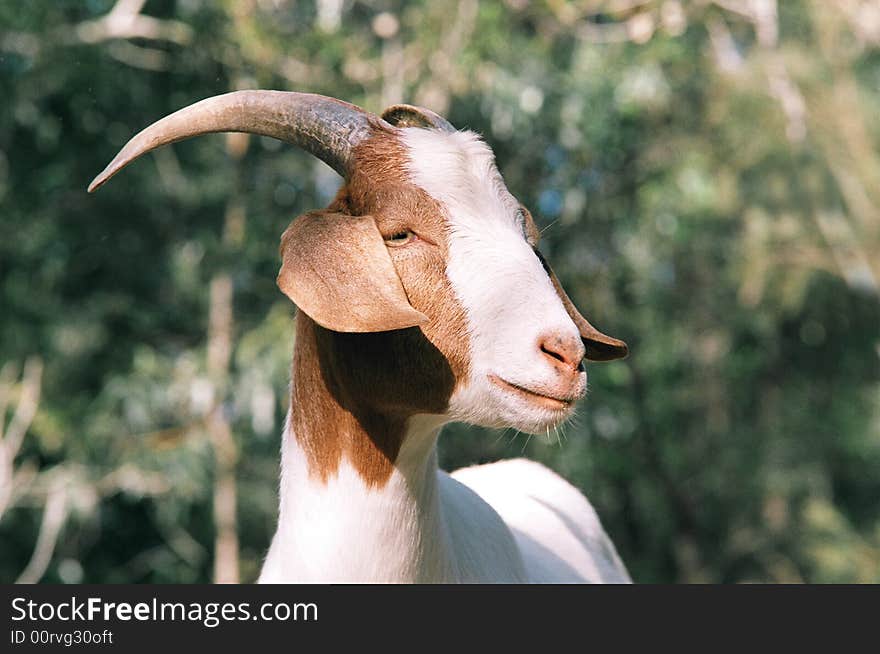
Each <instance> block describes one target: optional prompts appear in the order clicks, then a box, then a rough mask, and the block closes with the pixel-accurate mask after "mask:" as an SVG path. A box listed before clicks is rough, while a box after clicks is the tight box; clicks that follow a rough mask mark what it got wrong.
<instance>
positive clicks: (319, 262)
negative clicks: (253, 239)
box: [278, 211, 428, 332]
mask: <svg viewBox="0 0 880 654" xmlns="http://www.w3.org/2000/svg"><path fill="white" fill-rule="evenodd" d="M281 258H282V264H281V272H279V273H278V287H279V288H280V289H281V290H282V291H283V292H284V294H285V295H287V297H289V298H290V299H291V300H293V302H294V303H295V304H296V305H297V306H298V307H299V308H300V310H301V311H303V312H304V313H305V314H306V315H307V316H309V318H311V319H312V320H314V321H315V322H316V323H318V324H319V325H321V326H322V327H326V328H327V329H330V330H333V331H337V332H384V331H390V330H392V329H404V328H406V327H414V326H416V325H420V324H423V323H425V322H427V320H428V318H427V316H425V315H424V314H423V313H421V312H419V311H416V310H415V309H414V308H413V307H412V306H411V305H410V303H409V300H408V299H407V297H406V292H405V291H404V289H403V284H402V283H401V282H400V278H399V277H398V276H397V272H396V271H395V269H394V264H393V263H392V262H391V257H390V256H388V250H387V248H386V246H385V242H384V241H383V240H382V235H381V234H380V233H379V230H378V229H377V227H376V223H375V221H374V220H373V218H372V216H345V215H342V214H336V213H329V212H321V211H317V212H312V213H307V214H305V215H303V216H300V217H299V218H297V219H296V220H294V221H293V223H291V225H290V227H288V228H287V230H285V232H284V235H283V236H282V237H281Z"/></svg>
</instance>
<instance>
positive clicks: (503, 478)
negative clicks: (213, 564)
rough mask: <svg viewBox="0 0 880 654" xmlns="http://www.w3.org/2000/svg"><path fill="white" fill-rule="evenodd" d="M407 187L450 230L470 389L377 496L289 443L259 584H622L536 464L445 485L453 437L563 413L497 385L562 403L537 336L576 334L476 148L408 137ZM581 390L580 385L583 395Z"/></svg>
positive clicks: (429, 427) (574, 504)
mask: <svg viewBox="0 0 880 654" xmlns="http://www.w3.org/2000/svg"><path fill="white" fill-rule="evenodd" d="M405 134H406V136H405V141H406V144H407V146H408V147H409V153H410V164H409V167H410V173H411V176H412V179H413V181H414V183H416V184H417V185H419V186H420V187H421V188H423V189H424V190H425V191H426V192H427V193H428V194H430V195H431V196H432V197H434V198H435V199H436V200H437V201H438V202H439V203H440V204H441V206H442V207H443V208H444V210H445V212H446V216H445V217H446V219H447V220H448V221H449V224H450V243H449V259H448V264H447V275H448V277H449V279H450V281H451V283H452V286H453V288H454V289H455V292H456V294H457V297H458V299H459V301H460V302H461V303H462V305H463V306H464V308H465V310H466V313H467V316H468V330H469V337H470V345H471V352H472V358H471V362H470V363H471V375H470V378H469V379H468V380H466V382H465V383H463V384H460V387H459V388H458V389H457V390H456V392H455V393H454V394H453V397H452V398H451V401H450V408H449V412H448V414H447V415H444V416H416V417H414V418H412V419H411V420H410V423H409V425H408V433H407V435H406V438H405V440H404V442H403V448H402V451H401V453H400V455H399V457H398V460H397V462H396V466H395V470H394V471H393V473H392V475H391V478H390V479H389V480H388V482H387V483H386V484H385V485H383V486H381V487H380V488H376V487H372V488H371V487H368V486H367V485H365V484H364V482H363V480H362V479H361V478H360V476H359V475H358V474H357V472H356V471H355V470H354V469H353V468H352V467H351V465H350V464H349V463H348V462H347V461H345V460H343V461H342V462H341V464H340V467H339V470H338V472H337V473H336V474H335V475H332V476H331V477H330V479H329V480H328V481H327V483H324V482H322V481H320V480H317V479H314V478H311V477H310V476H309V474H308V470H307V463H306V458H305V456H304V454H303V452H302V451H301V450H300V448H299V446H298V444H297V441H296V438H295V436H294V434H292V433H290V430H289V427H285V432H284V442H283V446H282V477H281V490H280V492H281V506H280V512H279V523H278V531H277V533H276V535H275V538H274V540H273V542H272V546H271V548H270V551H269V554H268V556H267V559H266V563H265V566H264V568H263V571H262V574H261V575H260V581H261V582H289V581H298V582H526V581H528V582H615V583H620V582H628V581H629V575H628V574H627V572H626V568H625V567H624V566H623V564H622V563H621V561H620V559H619V557H618V556H617V553H616V551H615V549H614V546H613V545H612V544H611V541H610V540H609V539H608V537H607V535H606V534H605V532H604V530H603V529H602V525H601V524H600V522H599V519H598V517H597V516H596V513H595V511H594V510H593V508H592V507H591V506H590V504H589V502H587V500H586V498H585V497H584V496H583V495H582V494H581V493H580V492H579V491H577V490H576V489H575V488H574V487H572V486H571V485H570V484H568V483H567V482H566V481H564V480H563V479H562V478H561V477H559V476H558V475H556V474H555V473H553V472H551V471H550V470H548V469H547V468H545V467H543V466H541V465H539V464H537V463H533V462H530V461H525V460H515V461H504V462H500V463H495V464H491V465H486V466H478V467H473V468H467V469H463V470H459V471H457V472H455V473H454V474H453V475H448V474H446V473H444V472H442V471H441V470H439V469H438V468H437V451H436V440H437V435H438V433H439V431H440V429H441V427H442V425H443V424H444V423H445V422H448V421H450V420H463V421H466V422H470V423H476V424H483V425H490V426H505V427H506V426H514V427H516V428H518V429H521V430H524V431H540V432H543V431H544V429H545V428H547V427H548V426H550V425H555V424H557V423H558V422H560V421H561V420H563V419H564V418H566V417H568V415H569V414H570V411H567V410H551V409H545V408H540V407H539V406H536V405H535V404H534V403H531V402H526V401H524V400H523V399H522V398H521V397H519V396H518V395H516V394H515V393H513V394H512V393H510V392H507V391H504V390H503V389H501V388H499V387H497V386H496V385H494V384H492V383H491V382H489V381H488V375H489V374H493V375H497V376H499V377H501V378H502V379H505V380H507V381H508V382H511V383H514V384H516V385H518V386H522V387H526V388H530V389H535V390H537V391H539V392H540V391H542V390H543V389H551V388H553V384H554V383H556V382H555V380H554V371H553V366H552V364H551V363H550V362H548V360H547V357H546V356H544V355H543V354H542V353H541V352H540V350H539V348H538V343H539V339H540V337H541V335H542V334H545V333H547V332H554V333H557V334H561V335H563V336H564V337H566V338H569V339H577V342H578V343H579V342H580V341H579V336H578V332H577V328H576V327H575V325H574V323H573V322H572V321H571V318H570V317H569V316H568V314H567V313H566V311H565V309H564V307H563V306H562V302H561V300H560V299H559V297H558V296H557V294H556V292H555V290H554V289H553V286H552V284H551V282H550V280H549V278H548V277H547V275H546V273H545V272H544V270H543V267H542V266H541V263H540V261H539V260H538V258H537V257H536V255H535V254H534V252H533V251H532V249H531V246H530V245H529V244H528V243H527V241H526V239H525V236H524V233H523V225H522V224H521V223H520V221H519V220H518V219H517V209H518V203H517V202H516V200H515V199H514V198H513V197H512V196H511V194H510V193H509V192H508V190H507V188H506V187H505V186H504V182H503V180H502V179H501V176H500V174H499V173H498V171H497V169H496V168H495V164H494V158H493V156H492V152H491V151H490V150H489V148H488V147H487V146H486V145H485V144H484V143H483V142H482V141H480V140H479V139H478V138H477V137H476V136H475V135H473V134H470V133H467V132H457V133H441V132H437V131H431V130H422V129H408V130H405ZM585 383H586V376H585V375H584V374H583V373H581V377H580V384H581V387H580V388H579V389H578V392H580V393H582V392H583V386H584V385H585Z"/></svg>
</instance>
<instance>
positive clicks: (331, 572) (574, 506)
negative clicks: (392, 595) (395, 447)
mask: <svg viewBox="0 0 880 654" xmlns="http://www.w3.org/2000/svg"><path fill="white" fill-rule="evenodd" d="M412 422H413V423H414V424H411V426H410V430H409V433H408V434H407V439H406V441H405V446H404V449H405V451H404V452H402V456H401V458H400V459H399V461H398V466H397V468H396V469H395V471H394V473H393V474H392V476H391V479H390V480H389V481H388V483H387V484H385V485H384V486H383V487H382V488H379V489H376V488H372V489H371V488H368V487H367V486H366V485H365V484H364V483H363V481H362V480H361V478H360V477H359V476H358V474H357V473H356V472H355V471H354V470H353V469H352V467H351V466H350V465H349V464H348V463H347V462H345V461H343V462H342V464H341V466H340V469H339V471H338V474H336V475H334V476H332V477H331V478H330V480H329V482H328V483H323V482H322V481H319V480H316V479H313V478H310V477H309V475H308V471H307V469H306V464H305V456H304V455H303V453H302V451H301V450H300V449H299V446H298V444H297V441H296V438H295V437H294V435H293V434H292V433H290V431H289V428H286V429H285V433H284V437H283V446H282V470H283V473H282V477H281V508H280V512H279V519H278V531H277V532H276V534H275V538H274V539H273V541H272V546H271V548H270V549H269V554H268V555H267V557H266V562H265V564H264V566H263V570H262V573H261V574H260V579H259V581H260V583H290V582H296V583H359V582H372V583H408V582H414V583H524V582H531V583H561V582H569V583H570V582H589V583H624V582H628V581H629V576H628V575H627V573H626V569H625V568H624V567H623V564H622V563H621V562H620V559H619V558H618V557H617V553H616V552H615V550H614V546H613V545H612V544H611V542H610V540H609V539H608V537H607V536H606V535H605V532H604V531H603V529H602V525H601V524H600V523H599V519H598V518H597V517H596V514H595V512H594V511H593V509H592V507H591V506H590V505H589V503H588V502H587V500H586V499H585V498H584V497H583V495H581V494H580V493H579V492H578V491H577V490H576V489H574V488H573V487H572V486H571V485H569V484H568V483H567V482H565V481H564V480H563V479H561V478H560V477H559V476H557V475H556V474H554V473H553V472H551V471H550V470H548V469H547V468H544V467H543V466H541V465H539V464H537V463H533V462H531V461H525V460H522V459H518V460H513V461H503V462H500V463H494V464H490V465H485V466H476V467H473V468H467V469H463V470H459V471H457V472H455V473H454V474H453V475H451V476H450V475H448V474H446V473H445V472H443V471H441V470H439V469H438V468H437V454H436V438H437V434H438V432H439V425H438V423H437V419H436V417H434V416H432V417H430V418H426V417H419V418H416V419H414V420H413V421H412Z"/></svg>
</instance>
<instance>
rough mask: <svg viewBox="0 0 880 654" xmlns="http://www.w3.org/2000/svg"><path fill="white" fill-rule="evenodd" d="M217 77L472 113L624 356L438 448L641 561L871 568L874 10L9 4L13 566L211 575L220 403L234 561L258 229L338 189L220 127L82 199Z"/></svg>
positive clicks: (258, 552) (245, 506)
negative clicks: (519, 424) (214, 424)
mask: <svg viewBox="0 0 880 654" xmlns="http://www.w3.org/2000/svg"><path fill="white" fill-rule="evenodd" d="M235 88H278V89H288V90H307V91H312V92H317V93H324V94H328V95H332V96H335V97H339V98H342V99H345V100H347V101H350V102H354V103H357V104H360V105H362V106H364V107H366V108H368V109H370V110H373V111H381V110H382V109H383V108H384V107H385V106H387V105H389V104H391V103H394V102H399V101H407V102H412V103H415V104H423V105H425V106H429V107H431V108H433V109H435V110H437V111H438V112H440V113H443V114H445V115H447V116H448V118H449V119H450V120H451V122H452V123H453V124H455V125H456V126H458V127H460V128H470V129H474V130H476V131H478V132H480V133H482V134H483V135H484V136H485V138H486V140H487V141H488V142H489V144H490V145H491V146H492V147H493V148H494V150H495V152H496V156H497V160H498V163H499V166H500V168H501V170H502V173H503V174H504V176H505V179H506V180H507V183H508V186H509V188H510V189H511V191H512V192H513V193H514V194H515V195H517V196H518V197H519V199H520V200H521V201H523V202H524V203H525V204H526V205H527V206H529V207H530V208H531V210H532V212H533V213H534V215H535V216H536V219H537V220H538V222H539V226H540V227H541V228H542V229H543V230H544V240H543V245H542V249H543V250H544V252H545V254H546V255H547V257H548V259H550V260H551V261H552V262H553V265H554V267H555V268H556V270H557V271H558V273H559V274H560V277H561V278H562V279H563V282H564V283H565V285H566V287H567V288H568V290H569V293H570V294H571V295H572V296H573V297H574V298H575V300H576V302H577V303H578V304H579V306H580V307H581V308H582V310H584V312H585V313H586V314H587V315H588V316H590V318H591V319H593V320H594V321H595V322H596V323H597V324H598V325H599V326H600V327H601V328H602V329H603V330H605V331H607V332H608V333H611V334H614V335H617V336H620V337H621V338H623V339H625V340H626V341H627V342H628V343H629V345H630V348H631V352H632V353H631V355H630V357H629V358H628V359H626V360H625V361H621V362H614V363H610V364H598V365H593V366H591V367H590V368H589V375H590V389H591V391H590V394H589V396H588V398H587V400H586V401H584V402H583V404H582V406H581V408H580V414H579V416H578V418H577V419H576V420H575V421H574V422H573V423H572V424H570V425H568V426H567V427H565V428H564V429H563V430H561V433H558V434H554V433H550V434H548V435H547V438H538V437H533V438H531V439H527V438H526V437H525V436H523V435H517V434H514V433H499V432H488V431H485V430H479V429H474V428H470V427H465V426H460V425H456V426H452V427H450V428H448V429H447V431H446V432H445V433H444V435H443V436H442V437H441V455H442V463H443V465H444V467H447V468H452V467H457V466H460V465H464V464H469V463H473V462H483V461H489V460H493V459H497V458H500V457H507V456H520V455H522V454H525V455H528V456H531V457H533V458H536V459H539V460H541V461H544V462H546V463H547V464H548V465H550V466H551V467H553V468H554V469H556V470H558V471H559V472H561V473H562V474H563V475H564V476H566V477H567V478H568V479H570V480H571V481H572V482H573V483H575V484H577V485H578V486H580V487H581V488H582V489H583V490H584V491H585V492H586V493H587V495H588V496H589V497H590V499H591V500H592V502H593V503H594V505H595V506H596V507H597V510H598V512H599V514H600V516H601V518H602V520H603V522H604V524H605V526H606V528H607V530H608V531H609V533H610V534H611V536H612V539H613V540H614V541H615V543H616V544H617V547H618V549H619V551H620V553H621V555H622V556H623V558H624V560H625V561H626V563H627V565H628V567H629V569H630V571H631V573H632V575H633V577H634V578H635V579H636V580H637V581H643V582H673V581H698V582H704V581H705V582H742V581H773V582H776V581H810V582H855V581H863V582H864V581H873V582H878V581H880V411H878V408H880V360H878V357H880V291H878V278H880V157H878V143H880V122H878V120H877V119H876V117H877V116H878V115H880V112H878V110H880V3H878V2H876V1H874V0H852V1H842V0H841V1H825V0H792V1H788V2H784V3H779V4H778V6H777V3H776V2H775V0H748V1H747V0H724V1H718V2H711V1H709V0H701V1H697V0H694V1H690V2H688V1H684V0H681V1H678V0H642V1H622V0H608V1H603V0H580V1H577V2H559V1H556V0H544V1H539V2H527V1H526V0H507V1H506V2H481V3H477V2H476V1H475V0H457V1H454V2H439V3H438V2H427V1H419V2H405V3H404V2H392V1H390V0H315V1H304V2H296V1H294V0H247V1H237V0H236V1H233V0H226V1H225V2H206V1H202V0H176V1H175V0H147V1H146V2H143V1H142V0H119V2H113V0H87V1H82V0H54V1H52V2H29V3H21V2H13V1H11V0H0V94H2V98H3V100H2V102H0V364H2V363H3V362H7V365H6V367H5V368H4V370H3V373H2V374H0V401H2V400H4V398H5V399H7V400H9V402H10V403H9V406H8V408H4V407H2V406H0V409H2V410H0V418H5V422H6V423H10V424H11V423H14V418H13V414H14V413H15V408H16V406H21V405H22V401H21V399H22V397H23V396H25V395H27V388H28V386H27V384H26V379H27V374H26V373H25V374H24V376H23V377H22V376H20V375H19V372H20V370H19V368H20V366H22V365H23V363H24V362H25V361H26V360H30V361H31V366H32V368H31V372H33V371H34V370H36V368H35V366H37V365H38V364H39V362H42V366H43V368H42V372H43V374H42V377H41V381H42V383H41V386H42V393H41V396H40V398H39V402H38V408H37V410H36V414H35V416H34V417H33V420H32V422H30V424H29V429H28V430H27V433H26V436H25V437H24V439H23V440H22V442H21V448H20V451H19V452H17V456H15V458H14V462H13V461H11V457H10V456H8V454H9V452H8V451H7V452H6V454H4V453H3V451H2V448H0V466H2V467H3V470H2V471H0V488H2V486H3V484H4V483H6V490H7V491H9V493H7V494H8V495H9V497H8V498H7V501H6V502H5V503H4V501H2V493H0V580H3V581H12V580H15V579H17V578H19V575H20V574H22V571H23V570H25V568H26V567H27V568H28V570H29V574H28V575H25V578H29V579H42V580H45V581H53V582H59V581H63V582H78V581H89V582H197V581H202V582H203V581H210V580H211V579H212V560H213V549H214V532H215V524H214V523H215V521H214V519H213V515H212V492H213V491H212V487H213V482H214V470H215V467H214V466H215V457H214V456H213V454H212V444H211V441H210V439H209V438H208V437H207V427H206V416H207V415H208V414H209V412H210V411H211V410H212V408H215V409H216V408H217V407H219V409H220V410H221V411H222V414H223V415H224V416H226V417H227V418H228V420H229V421H230V422H231V425H232V431H233V434H234V440H235V443H236V445H237V448H238V454H237V459H236V461H237V463H236V465H235V478H236V480H237V485H238V490H237V497H238V502H239V506H238V511H237V516H238V525H237V534H238V539H239V541H240V556H239V559H240V562H241V579H242V580H243V581H250V580H253V579H254V578H255V577H256V574H257V572H258V570H259V566H260V563H261V558H262V556H263V554H264V552H265V550H266V548H267V546H268V542H269V538H270V537H271V534H272V531H273V528H274V516H275V511H276V489H277V475H278V455H277V453H278V448H279V434H280V431H281V425H282V422H283V416H284V413H285V410H286V404H287V397H286V389H287V368H288V358H289V356H290V352H291V348H292V342H291V339H292V330H291V323H290V317H291V316H292V314H293V307H292V306H291V305H290V304H289V303H288V302H287V300H286V299H285V298H284V297H283V296H282V295H281V294H280V293H279V292H278V291H277V290H276V288H275V286H274V278H275V274H276V271H277V267H278V258H277V243H278V238H279V236H280V234H281V232H282V231H283V229H284V228H285V227H286V225H287V223H288V222H289V221H290V220H291V219H292V218H293V217H295V216H296V215H298V214H300V213H302V212H304V211H306V210H308V209H311V208H315V207H318V206H322V205H324V204H326V203H327V201H328V200H329V198H330V197H332V195H333V193H334V191H335V188H336V186H337V185H338V179H337V178H336V177H335V175H334V174H333V173H332V172H331V171H330V170H329V169H328V168H326V167H325V166H324V165H323V164H320V163H318V162H316V161H314V160H312V159H310V158H309V157H308V156H306V155H305V154H304V153H302V152H299V151H296V150H295V149H293V148H290V147H287V146H281V145H280V144H278V143H275V142H270V141H269V140H266V139H256V138H255V139H251V141H250V143H249V147H248V149H247V152H246V153H245V154H244V155H243V158H241V159H238V158H237V157H234V156H230V155H229V152H230V148H231V147H232V144H229V143H228V142H226V141H224V137H221V136H217V137H205V138H201V139H196V140H194V141H188V142H185V143H181V144H179V145H176V146H174V147H173V148H165V149H162V150H160V151H157V152H156V153H155V154H154V155H151V156H149V157H146V158H144V159H143V160H142V161H139V162H138V163H137V164H135V165H133V166H131V167H130V168H129V169H127V170H126V171H125V173H124V174H122V175H120V176H119V177H118V178H116V179H115V180H114V181H113V182H112V183H111V184H109V185H108V186H107V187H106V188H105V189H102V190H101V192H100V193H98V194H96V195H94V196H88V195H86V193H85V187H86V185H87V183H88V182H89V180H90V179H91V178H92V177H93V176H94V175H95V174H96V173H97V172H98V171H100V170H101V169H102V168H103V166H104V165H105V164H106V163H107V161H109V160H110V158H111V157H112V156H113V155H114V154H115V153H116V151H117V149H118V148H119V147H120V146H121V145H122V144H123V143H124V142H125V141H126V140H127V139H128V138H129V137H130V136H131V135H132V134H134V133H135V132H136V131H137V130H139V129H140V128H142V127H144V126H146V125H147V124H149V123H151V122H153V121H154V120H156V119H158V118H159V117H161V116H163V115H165V114H167V113H170V112H171V111H173V110H176V109H178V108H180V107H182V106H183V105H186V104H188V103H190V102H193V101H195V100H198V99H201V98H203V97H207V96H210V95H214V94H219V93H223V92H226V91H229V90H232V89H235ZM224 143H226V147H225V148H224ZM231 208H232V209H236V208H237V210H239V211H240V214H238V215H240V217H243V220H240V221H239V223H234V224H237V225H238V226H239V228H244V231H243V232H241V233H240V234H238V236H237V237H235V238H230V237H229V232H228V230H229V229H230V222H229V216H230V211H231ZM224 216H226V219H225V222H224ZM224 224H225V225H226V227H225V228H224ZM224 234H225V236H224ZM220 274H223V275H228V276H229V278H230V279H231V281H232V285H233V289H234V314H233V315H234V322H233V340H232V344H233V350H232V359H231V364H230V371H229V375H228V377H227V378H224V380H223V382H222V383H220V384H218V383H216V380H215V379H213V378H212V377H211V375H210V374H209V372H208V370H207V365H206V356H207V352H206V350H207V347H208V335H207V334H208V315H209V308H210V307H209V305H210V302H211V293H210V292H209V288H210V287H211V286H212V280H215V279H216V277H217V275H220ZM35 357H36V358H35ZM25 399H27V398H25ZM31 399H33V398H31ZM0 403H2V402H0ZM9 431H12V429H11V428H10V430H9ZM7 433H8V432H7ZM7 449H8V448H7ZM4 457H5V458H4ZM13 470H14V471H15V472H14V473H13ZM4 474H5V475H6V476H5V477H3V476H2V475H4ZM13 474H15V476H14V477H13V476H12V475H13ZM4 479H5V482H4ZM10 480H11V481H10ZM10 489H11V490H10ZM4 509H5V512H4ZM53 516H54V517H53ZM53 520H54V522H53ZM53 525H54V527H53ZM53 529H54V531H53ZM50 537H51V542H49V541H50ZM35 552H37V554H34V553H35ZM41 557H42V558H41ZM35 559H36V560H35ZM29 562H30V563H29Z"/></svg>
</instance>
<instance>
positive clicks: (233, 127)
mask: <svg viewBox="0 0 880 654" xmlns="http://www.w3.org/2000/svg"><path fill="white" fill-rule="evenodd" d="M371 120H372V121H374V122H375V121H379V119H378V118H376V117H375V116H372V115H371V114H369V113H367V112H366V111H364V110H363V109H361V108H360V107H356V106H355V105H353V104H348V103H347V102H342V101H340V100H336V99H334V98H328V97H326V96H323V95H314V94H312V93H293V92H286V91H235V92H233V93H226V94H225V95H217V96H214V97H212V98H208V99H206V100H202V101H201V102H196V103H195V104H192V105H190V106H188V107H185V108H183V109H180V110H179V111H176V112H174V113H173V114H171V115H169V116H166V117H165V118H163V119H161V120H159V121H157V122H155V123H153V124H152V125H150V126H149V127H147V128H146V129H144V130H143V131H141V132H140V133H139V134H137V135H135V136H134V137H133V138H132V139H131V140H130V141H129V142H128V143H126V144H125V147H124V148H122V150H120V151H119V154H117V155H116V157H115V158H114V159H113V161H111V162H110V163H109V164H108V165H107V167H106V168H105V169H104V170H103V171H102V172H101V174H100V175H98V176H97V177H95V179H94V180H92V183H91V184H89V193H91V192H92V191H94V190H95V189H97V188H98V187H99V186H101V185H102V184H104V182H106V181H107V180H108V179H110V178H111V177H113V175H115V174H116V173H117V172H119V171H120V170H121V169H122V168H124V167H125V166H127V165H128V164H129V163H131V162H132V161H134V160H135V159H137V158H138V157H140V156H141V155H142V154H146V153H147V152H149V151H150V150H154V149H156V148H158V147H160V146H162V145H166V144H168V143H174V142H175V141H181V140H183V139H187V138H190V137H191V136H198V135H200V134H210V133H212V132H248V133H250V134H259V135H261V136H271V137H272V138H276V139H279V140H281V141H286V142H287V143H291V144H293V145H297V146H299V147H301V148H303V149H304V150H307V151H308V152H310V153H312V154H313V155H315V156H316V157H318V158H319V159H321V160H322V161H323V162H324V163H326V164H327V165H328V166H330V167H331V168H333V170H335V171H336V172H337V173H339V174H340V175H342V176H343V177H348V175H349V174H350V173H351V166H352V156H351V152H352V149H353V148H354V146H356V145H357V144H358V143H360V141H362V140H363V139H364V138H365V137H366V136H368V135H369V133H370V129H371Z"/></svg>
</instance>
